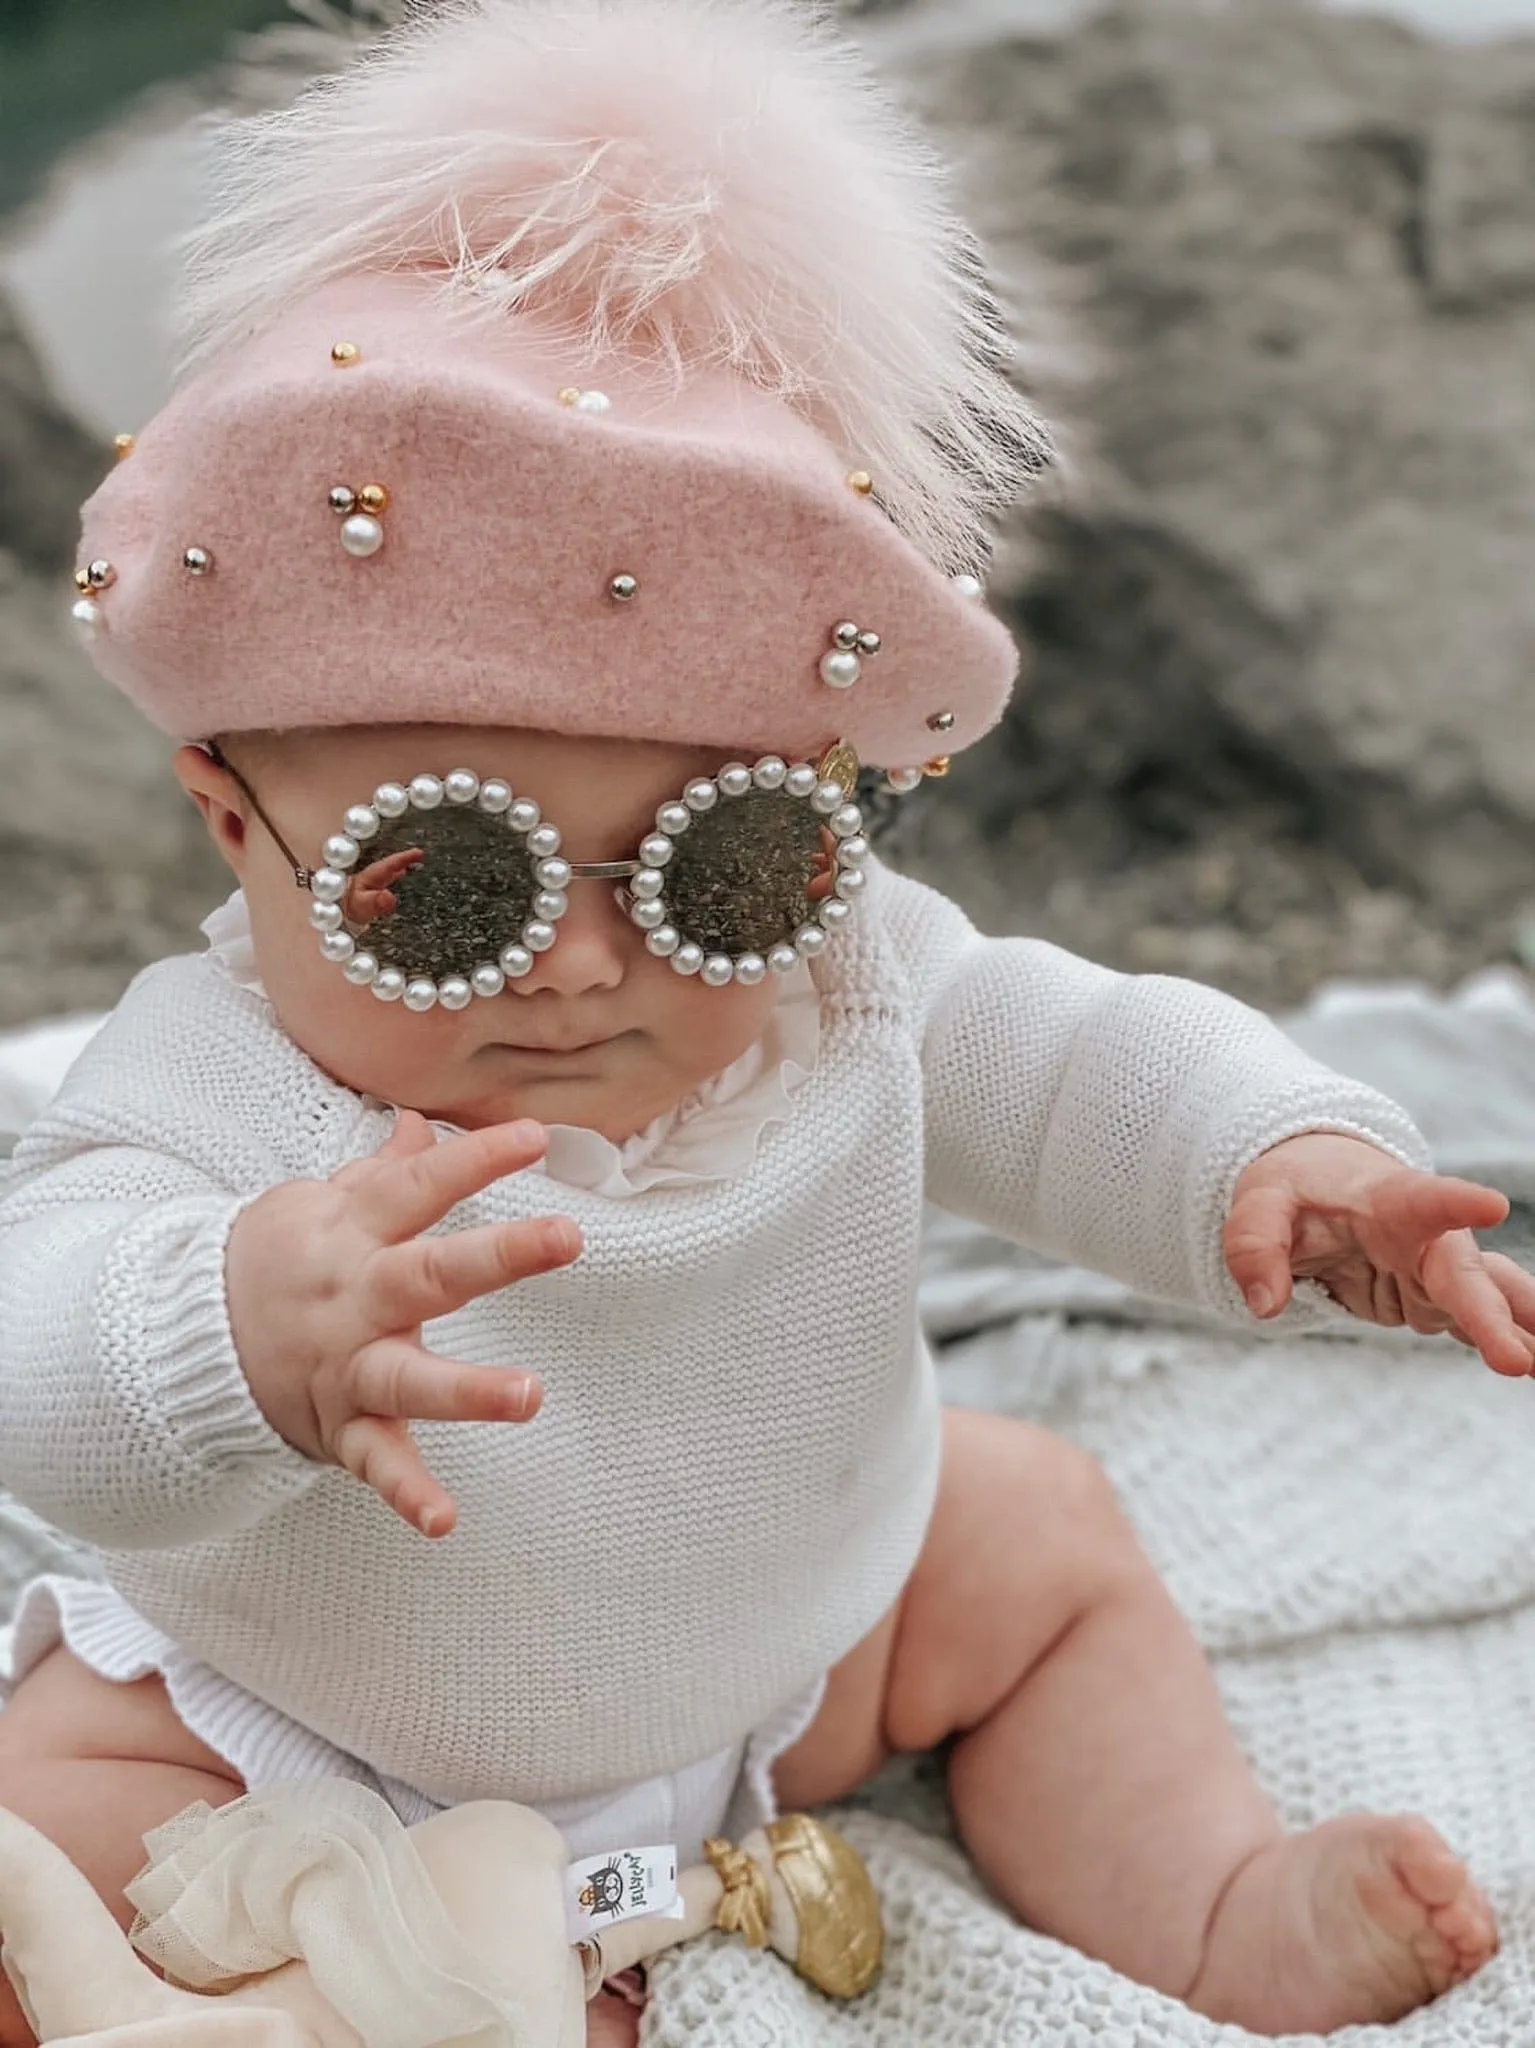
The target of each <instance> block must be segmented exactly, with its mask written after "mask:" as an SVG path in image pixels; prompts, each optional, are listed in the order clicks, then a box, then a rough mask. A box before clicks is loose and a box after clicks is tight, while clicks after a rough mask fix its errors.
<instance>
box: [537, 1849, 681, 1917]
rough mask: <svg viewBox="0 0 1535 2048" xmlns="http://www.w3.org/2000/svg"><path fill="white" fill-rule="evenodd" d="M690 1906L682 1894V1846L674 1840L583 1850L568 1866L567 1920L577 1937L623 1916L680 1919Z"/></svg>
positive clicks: (566, 1880) (566, 1889)
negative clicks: (605, 1851)
mask: <svg viewBox="0 0 1535 2048" xmlns="http://www.w3.org/2000/svg"><path fill="white" fill-rule="evenodd" d="M685 1910H686V1908H685V1907H684V1905H683V1903H682V1900H681V1899H680V1898H679V1897H678V1896H677V1851H676V1849H675V1848H674V1847H673V1846H672V1845H671V1844H670V1843H667V1844H665V1845H664V1846H661V1847H653V1848H649V1849H617V1850H615V1851H614V1852H613V1853H612V1854H611V1855H607V1856H581V1857H578V1858H577V1860H576V1861H575V1862H574V1863H572V1864H571V1865H570V1866H569V1868H568V1869H567V1870H566V1872H565V1925H566V1928H567V1930H568V1931H569V1934H570V1939H571V1941H572V1942H577V1941H587V1940H589V1939H590V1938H591V1936H592V1935H594V1934H600V1933H601V1932H602V1930H603V1928H604V1927H614V1926H616V1925H617V1924H618V1922H619V1921H620V1920H641V1919H644V1918H646V1917H647V1916H648V1915H650V1914H656V1915H658V1916H660V1917H661V1918H664V1919H667V1920H680V1919H681V1918H682V1917H683V1914H684V1912H685Z"/></svg>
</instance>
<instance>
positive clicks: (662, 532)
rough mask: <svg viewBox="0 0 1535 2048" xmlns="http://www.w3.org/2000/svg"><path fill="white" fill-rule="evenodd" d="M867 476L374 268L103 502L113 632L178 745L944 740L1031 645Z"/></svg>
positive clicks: (91, 556) (116, 478)
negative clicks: (529, 731) (396, 733)
mask: <svg viewBox="0 0 1535 2048" xmlns="http://www.w3.org/2000/svg"><path fill="white" fill-rule="evenodd" d="M599 380H600V381H599ZM578 391H579V393H580V395H579V396H577V395H576V394H577V392H578ZM854 474H855V477H856V472H855V473H854ZM863 481H864V479H863V478H861V477H859V478H857V479H856V482H849V472H848V469H847V465H846V462H845V460H844V459H843V458H841V457H840V456H839V454H838V452H837V451H836V450H835V449H834V448H833V447H831V446H830V444H829V443H828V442H827V441H826V440H825V439H824V438H823V437H822V436H821V435H819V434H818V433H817V432H816V431H815V430H814V429H813V428H812V427H810V426H809V425H807V424H806V423H805V422H804V421H803V420H801V419H799V418H798V417H797V416H796V415H795V414H794V413H793V412H792V411H791V410H790V409H789V408H788V407H787V406H786V405H784V404H783V403H782V401H780V400H778V399H776V398H773V397H770V396H767V395H765V394H763V393H760V392H758V391H755V390H753V389H752V388H751V387H750V386H749V385H747V384H745V383H744V382H743V381H742V380H740V379H739V378H736V377H732V376H730V375H729V374H728V373H725V372H719V371H716V372H709V373H703V374H700V375H698V376H695V377H693V378H690V379H689V380H688V381H687V383H686V384H685V385H684V386H683V388H682V389H681V390H677V391H674V390H670V389H668V388H667V387H666V386H665V385H664V384H662V385H658V384H657V380H656V378H655V376H654V374H653V373H651V374H649V375H647V373H646V370H645V367H644V365H643V364H635V363H632V362H623V361H620V360H618V359H615V358H610V359H609V360H608V361H607V362H605V363H603V364H601V365H599V366H598V367H597V368H596V370H595V371H593V370H587V371H586V372H584V373H583V380H582V383H581V384H580V385H579V386H577V385H575V384H573V382H572V373H571V371H570V368H569V363H568V357H565V356H562V353H561V350H560V347H559V344H558V340H557V339H555V338H551V337H548V336H545V335H541V334H540V333H538V331H537V330H536V328H534V327H533V326H532V324H531V323H528V322H517V321H508V322H505V323H501V324H498V325H496V326H486V325H484V324H479V323H476V324H469V323H466V322H465V321H463V320H461V319H459V318H456V317H455V315H454V313H453V311H452V309H451V307H449V306H447V305H446V304H445V303H444V300H443V298H442V295H441V293H440V292H439V291H437V290H436V289H434V288H433V287H432V286H431V285H429V284H426V283H423V282H421V281H420V280H414V279H401V278H388V277H363V278H354V279H349V280H345V281H343V282H341V283H339V284H337V285H334V286H332V287H330V288H329V289H327V290H325V291H323V292H321V293H319V294H317V295H316V296H315V297H314V298H313V299H312V300H310V301H309V302H307V303H306V304H305V305H303V306H302V307H300V308H299V309H298V310H297V311H295V312H294V313H293V314H291V315H290V316H289V317H287V318H286V319H284V320H283V321H282V322H280V323H279V324H278V325H277V326H275V327H274V328H272V329H271V330H270V331H268V332H267V333H266V334H264V335H263V336H262V337H260V339H259V341H256V342H253V343H252V344H250V345H248V346H246V347H244V348H240V349H236V350H234V351H232V352H230V353H229V354H227V355H226V356H224V357H222V358H220V359H219V360H217V361H215V362H214V363H213V364H212V365H211V366H210V367H208V368H207V369H205V370H204V371H203V372H202V373H201V374H200V375H199V376H197V377H196V378H194V379H193V381H192V382H191V383H189V384H188V385H187V386H186V387H185V388H184V389H183V390H182V391H181V392H180V393H179V394H178V396H177V397H176V398H174V399H173V400H172V402H171V403H170V405H169V406H167V408H166V409H165V410H164V411H163V412H162V413H161V414H160V415H159V417H158V418H156V419H155V420H154V421H153V422H152V423H151V424H150V425H149V427H148V428H146V430H145V431H144V433H143V434H142V435H141V436H140V437H139V439H138V442H137V445H136V447H135V448H134V450H133V452H132V454H131V456H130V457H129V458H128V459H127V460H125V461H123V462H122V463H120V464H119V465H118V467H117V468H116V469H115V470H114V471H113V473H112V474H111V475H110V476H109V477H108V478H107V480H106V482H105V483H104V484H103V485H102V487H101V489H100V490H99V491H98V492H97V493H96V495H95V497H94V498H92V499H91V501H90V502H89V504H88V505H87V506H86V508H85V515H84V543H83V547H84V557H85V561H86V563H87V564H88V563H89V562H91V561H93V560H94V561H96V562H98V563H100V562H106V563H109V564H110V575H111V579H112V580H111V583H110V586H109V587H106V588H103V589H100V590H99V591H98V592H97V593H96V594H95V596H94V599H88V600H87V602H88V603H90V602H94V604H95V606H96V611H97V613H98V615H99V616H98V617H97V619H96V621H95V625H96V631H95V634H94V638H93V654H94V657H95V660H96V662H97V664H98V665H99V667H100V668H101V670H102V672H103V673H104V674H105V675H107V676H108V677H109V678H110V679H111V680H112V681H113V682H115V683H116V684H118V686H119V687H120V688H121V689H123V690H124V691H125V692H126V693H127V694H128V696H129V697H131V698H132V699H133V701H134V702H135V703H136V704H138V705H139V706H140V708H141V709H142V710H143V711H144V712H145V713H146V714H147V715H148V716H149V717H150V718H151V719H152V720H153V721H154V722H155V723H156V724H157V725H159V726H161V727H162V728H163V729H164V730H165V731H167V732H169V733H172V734H174V735H176V736H178V737H180V738H205V737H210V736H212V735H214V734H217V733H227V732H237V731H241V730H250V729H255V728H260V729H281V728H284V727H293V726H314V725H363V724H374V723H404V722H434V721H435V722H438V723H449V724H470V725H478V724H496V725H504V726H528V727H534V728H538V729H541V730H552V731H558V732H565V733H572V734H589V735H608V736H613V735H617V736H622V737H627V738H633V739H652V740H680V741H695V742H697V743H699V744H703V745H709V744H714V745H719V746H721V747H727V748H741V749H743V750H748V751H750V750H753V749H756V750H770V749H777V750H779V751H786V752H793V753H796V754H812V755H813V754H815V753H816V752H817V750H818V749H820V748H822V747H824V746H825V745H826V744H828V743H829V742H830V741H831V740H834V739H837V738H839V737H840V738H846V739H848V740H849V741H851V742H852V744H853V745H854V746H855V747H856V748H857V749H858V752H859V754H860V755H861V756H862V757H863V758H864V759H865V760H868V761H871V762H874V763H878V764H880V765H888V766H906V765H911V764H917V763H920V762H922V761H924V760H925V759H927V758H928V757H929V756H930V755H932V754H935V753H939V752H952V751H954V750H955V749H956V748H958V747H962V746H966V745H968V744H969V743H970V742H971V741H972V740H974V739H976V738H977V737H978V736H979V735H980V734H981V733H983V732H984V731H985V730H986V729H987V728H988V727H989V726H990V725H992V724H993V723H994V722H995V720H996V719H997V717H998V716H999V714H1000V712H1001V710H1002V707H1003V704H1004V703H1005V701H1006V698H1007V693H1008V689H1009V685H1010V683H1011V681H1012V677H1013V673H1014V669H1015V666H1016V655H1015V652H1014V648H1013V643H1012V640H1011V639H1010V637H1009V635H1008V634H1007V633H1006V631H1005V630H1004V629H1003V628H1002V627H1001V626H1000V625H999V624H998V623H997V622H996V620H995V619H993V618H992V617H991V616H990V615H989V614H988V612H987V611H986V609H985V606H984V604H983V603H981V602H980V601H979V596H978V593H977V587H976V584H975V580H974V579H973V578H960V579H958V580H957V581H956V580H954V579H951V578H950V577H949V576H947V575H944V574H942V573H940V572H939V571H938V570H936V569H935V568H933V567H932V566H931V565H930V564H929V563H928V562H927V561H925V560H924V558H923V557H922V556H921V555H920V554H919V553H918V552H917V550H916V549H915V548H914V547H913V546H912V544H911V543H910V542H909V541H908V540H906V539H905V538H904V537H903V536H902V534H901V533H900V532H898V531H897V529H896V528H895V526H894V525H893V524H892V523H891V521H890V519H889V518H888V516H887V515H886V514H885V513H884V512H883V511H882V510H881V509H880V506H879V504H878V502H877V499H876V497H874V496H872V495H865V494H864V493H863V492H862V491H860V489H859V488H858V487H857V484H860V483H862V482H863ZM380 488H381V489H382V491H383V492H384V493H386V494H387V501H386V502H385V503H384V508H383V509H382V510H378V511H369V510H368V509H366V508H367V506H368V505H369V504H373V503H377V502H378V501H377V500H376V498H375V497H374V495H373V494H374V493H375V492H376V491H378V490H379V489H380ZM100 573H101V572H100V571H99V570H98V575H99V574H100ZM839 627H846V628H849V629H851V630H850V631H848V632H844V634H843V638H844V639H845V640H847V639H852V638H853V636H854V635H855V634H856V635H859V636H865V635H877V636H878V651H877V652H872V653H871V652H869V651H867V650H868V649H870V648H872V647H873V646H874V645H875V642H874V641H873V640H870V639H867V638H865V639H863V642H862V647H861V648H860V646H859V645H858V644H857V642H856V641H855V642H854V644H853V645H851V646H842V645H840V644H839V643H838V640H837V638H836V635H837V629H838V628H839Z"/></svg>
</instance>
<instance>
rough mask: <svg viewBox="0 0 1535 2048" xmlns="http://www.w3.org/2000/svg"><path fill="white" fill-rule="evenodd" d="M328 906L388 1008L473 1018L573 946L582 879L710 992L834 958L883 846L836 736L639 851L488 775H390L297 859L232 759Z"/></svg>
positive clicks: (728, 779) (714, 800)
mask: <svg viewBox="0 0 1535 2048" xmlns="http://www.w3.org/2000/svg"><path fill="white" fill-rule="evenodd" d="M208 752H209V754H210V755H211V756H212V758H213V759H214V760H215V761H217V762H218V763H219V765H220V766H221V767H223V768H225V769H226V770H227V771H228V772H229V774H230V775H232V776H233V777H234V779H235V781H236V782H237V783H238V784H239V786H240V788H241V789H242V790H243V792H244V794H245V796H246V797H247V799H248V800H249V802H250V804H251V806H252V809H253V810H254V811H255V813H256V815H257V817H258V818H259V819H260V820H261V822H262V824H263V825H264V826H265V827H266V829H267V831H268V832H270V833H271V835H272V838H273V839H274V841H275V842H276V844H277V846H278V848H279V849H280V851H281V852H282V854H283V856H284V857H285V859H286V860H287V861H288V862H289V864H290V865H291V866H292V868H293V872H294V879H295V881H296V882H297V883H298V885H299V886H300V887H301V888H304V889H306V890H307V891H308V892H309V895H310V896H311V897H312V899H313V901H312V903H311V905H310V911H309V919H310V923H311V924H312V925H313V926H314V928H315V929H316V930H317V931H318V933H319V935H320V951H321V953H322V954H323V955H324V957H325V958H326V959H327V960H329V961H331V962H332V963H333V964H334V965H336V966H337V967H339V968H340V969H341V971H342V973H343V974H344V975H345V976H346V978H347V980H348V981H350V982H352V983H354V984H355V985H356V986H358V987H363V988H369V989H371V990H372V991H373V994H374V995H375V996H376V997H377V998H378V999H379V1001H380V1002H396V1001H398V1002H402V1003H403V1004H404V1005H405V1007H406V1008H407V1009H410V1010H415V1011H426V1010H430V1009H433V1008H435V1007H436V1006H437V1005H438V1004H441V1006H442V1007H443V1008H444V1009H446V1010H462V1009H465V1008H466V1007H467V1006H468V1005H469V1003H471V1002H472V1001H473V999H474V998H475V997H476V996H484V997H490V996H497V995H500V994H501V992H502V991H503V990H504V989H505V987H506V985H507V983H508V982H509V981H516V980H519V979H520V978H521V977H522V976H523V975H525V974H529V973H531V971H532V969H533V964H534V961H535V959H536V958H537V956H538V955H539V954H540V953H546V952H548V951H549V949H550V948H551V947H552V946H554V945H556V944H557V943H558V940H559V923H560V919H561V918H562V917H563V916H564V915H565V912H566V910H567V909H568V907H569V900H570V899H569V888H570V885H571V883H572V882H580V881H598V882H607V883H609V884H610V885H612V887H613V888H614V892H615V894H616V896H617V898H618V901H619V903H620V904H621V906H622V907H623V909H624V910H625V912H626V913H627V915H628V916H629V918H630V919H631V920H632V921H633V923H634V924H635V925H637V926H638V927H639V929H640V930H641V931H642V932H643V933H644V934H645V944H646V946H647V947H648V949H649V950H650V952H651V953H653V954H655V955H656V956H657V957H658V958H660V959H664V960H667V961H669V963H670V964H671V967H672V969H673V971H674V972H675V973H677V974H684V975H692V974H696V975H697V976H698V977H699V979H700V981H702V982H704V983H705V984H706V985H707V986H709V987H711V988H723V987H725V986H727V985H728V984H729V983H731V982H742V983H745V984H747V985H752V984H755V983H758V982H761V981H762V980H763V979H764V978H765V977H766V976H767V975H769V974H775V973H776V974H787V973H789V972H790V971H791V970H792V969H793V968H794V967H796V966H797V965H798V963H799V962H800V961H801V960H805V959H813V958H815V956H816V955H817V954H819V953H821V952H822V951H823V950H824V949H825V947H826V944H827V942H828V940H829V939H830V938H831V936H832V935H833V934H834V933H835V932H836V931H837V930H838V929H839V927H840V926H841V925H843V924H844V923H845V922H846V921H847V919H848V918H849V917H850V916H851V915H852V910H853V906H854V904H855V903H856V902H857V900H858V898H859V896H860V895H861V894H862V893H863V890H864V888H865V886H866V880H867V878H866V875H865V872H864V870H865V864H866V863H867V861H868V859H869V853H870V848H869V842H868V839H867V838H866V837H865V835H864V824H863V815H862V812H861V811H860V810H859V807H858V806H857V804H855V803H853V802H852V801H851V800H850V797H849V791H850V790H851V789H852V788H853V787H854V786H855V785H856V781H857V773H858V764H857V760H856V757H855V756H854V755H853V753H852V750H851V748H849V747H847V746H845V745H843V744H841V743H839V744H838V745H837V746H835V747H833V748H831V749H829V750H828V752H827V753H826V755H825V756H824V757H823V758H822V760H821V761H820V763H819V764H817V763H813V762H809V761H797V762H793V763H791V762H788V761H785V760H783V759H781V758H780V757H779V756H778V755H775V754H768V755H765V756H764V757H763V758H762V759H761V760H759V761H757V762H756V763H755V764H754V765H752V766H750V767H749V766H747V764H746V763H745V762H742V761H731V762H728V763H727V764H726V765H725V766H724V767H723V768H721V769H719V770H718V772H717V773H716V774H714V775H712V776H699V777H696V778H695V779H694V780H693V781H691V782H689V783H688V784H687V786H686V788H685V789H684V790H683V791H682V793H681V795H680V796H679V797H678V798H676V799H675V800H674V801H672V802H670V803H664V804H662V805H661V806H660V808H659V809H658V810H657V812H656V816H655V828H654V830H653V831H651V832H649V833H647V834H646V835H645V837H644V838H643V839H642V840H641V841H640V843H639V846H638V847H637V849H636V851H635V854H634V857H633V858H632V859H629V860H612V861H571V860H567V859H566V858H565V857H564V855H563V854H562V853H561V851H560V849H561V845H562V843H563V841H562V835H561V832H560V829H559V827H558V826H557V825H555V824H554V823H552V822H551V821H550V820H549V819H547V818H545V817H544V815H543V813H542V812H541V810H540V808H539V806H538V805H537V804H536V803H535V802H534V801H533V799H532V798H531V797H524V796H518V795H517V793H516V791H515V790H514V789H513V788H512V786H511V785H510V783H508V782H506V781H504V780H503V779H502V778H500V777H499V776H488V777H485V778H481V777H480V776H479V775H477V774H476V773H475V772H474V770H473V769H470V768H455V769H454V770H452V772H451V773H449V774H447V775H434V774H422V775H417V776H415V777H413V778H412V779H411V780H410V781H409V782H384V783H380V785H379V786H378V788H377V789H375V790H374V792H373V794H372V796H371V798H369V800H368V801H367V802H365V803H358V804H354V805H353V806H352V807H351V808H350V809H349V810H348V811H347V812H346V814H345V816H344V817H343V819H342V821H341V828H340V830H339V831H337V832H335V833H333V834H331V836H330V837H329V838H327V839H326V841H325V843H324V846H323V849H322V852H321V859H320V863H319V865H318V866H313V867H311V866H309V865H307V864H305V863H304V862H302V861H300V860H299V859H297V857H296V856H295V855H294V853H293V851H292V848H291V847H290V846H289V845H288V842H287V841H286V840H285V839H284V837H283V835H282V834H281V832H280V831H279V830H278V828H277V826H276V825H275V824H274V823H273V821H272V819H271V818H270V817H269V816H268V815H267V813H266V810H265V809H264V808H263V806H262V803H261V801H260V799H259V798H258V797H257V795H256V792H255V791H254V790H253V789H252V788H251V786H250V784H249V783H248V782H247V781H246V780H245V778H244V777H243V776H242V775H241V774H240V772H239V771H238V770H237V769H236V768H234V767H233V766H232V764H231V763H230V762H229V761H228V760H227V759H226V758H225V757H224V755H223V754H222V753H221V752H219V751H218V749H217V748H216V747H213V746H209V747H208Z"/></svg>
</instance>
